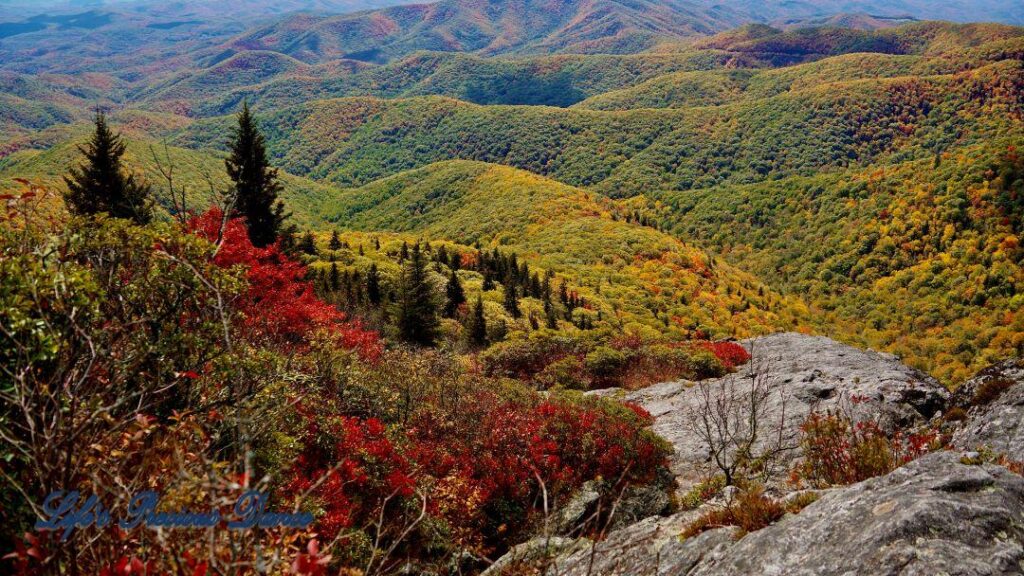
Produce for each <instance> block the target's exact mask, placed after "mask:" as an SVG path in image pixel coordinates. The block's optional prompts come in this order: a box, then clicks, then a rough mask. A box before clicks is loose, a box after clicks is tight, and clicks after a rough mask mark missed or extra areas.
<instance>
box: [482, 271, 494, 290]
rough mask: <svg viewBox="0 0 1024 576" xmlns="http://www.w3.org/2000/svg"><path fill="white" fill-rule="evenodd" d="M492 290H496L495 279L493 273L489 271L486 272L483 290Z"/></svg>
mask: <svg viewBox="0 0 1024 576" xmlns="http://www.w3.org/2000/svg"><path fill="white" fill-rule="evenodd" d="M491 290H494V279H493V278H491V274H490V273H489V272H484V285H483V291H484V292H490V291H491Z"/></svg>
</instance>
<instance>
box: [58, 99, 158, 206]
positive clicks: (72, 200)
mask: <svg viewBox="0 0 1024 576" xmlns="http://www.w3.org/2000/svg"><path fill="white" fill-rule="evenodd" d="M78 150H79V151H80V152H81V153H82V154H83V155H84V156H85V160H86V162H85V164H83V165H81V166H80V167H79V168H72V169H71V171H70V173H69V174H68V175H67V176H65V177H64V182H65V183H66V184H67V187H68V192H67V195H66V196H65V200H66V201H67V205H68V209H69V210H71V212H72V213H74V214H96V213H98V212H106V213H108V214H110V215H111V216H113V217H115V218H128V219H131V220H134V221H135V222H137V223H139V224H146V223H147V222H149V221H150V220H151V219H152V218H153V205H152V201H151V199H150V187H149V186H148V185H146V184H143V183H141V182H137V181H136V180H135V176H134V175H132V174H128V173H126V172H125V169H124V166H123V165H122V163H121V157H122V156H123V155H124V152H125V143H124V141H123V140H121V135H120V134H115V133H114V132H113V131H111V130H110V127H109V126H107V118H106V116H105V115H104V114H103V113H102V112H97V113H96V130H95V131H94V132H93V135H92V138H90V139H89V142H88V143H87V144H85V145H84V146H79V148H78Z"/></svg>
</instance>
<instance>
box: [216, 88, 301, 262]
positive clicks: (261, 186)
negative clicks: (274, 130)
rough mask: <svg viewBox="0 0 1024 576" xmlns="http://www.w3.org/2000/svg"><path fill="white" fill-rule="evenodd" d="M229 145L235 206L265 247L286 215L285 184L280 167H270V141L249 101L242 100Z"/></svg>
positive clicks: (251, 235) (227, 163)
mask: <svg viewBox="0 0 1024 576" xmlns="http://www.w3.org/2000/svg"><path fill="white" fill-rule="evenodd" d="M228 148H229V149H230V151H231V154H230V155H229V156H228V158H227V159H226V160H225V161H224V164H225V166H226V167H227V171H228V176H229V177H230V178H231V181H232V182H234V186H235V194H236V206H235V207H236V210H237V212H238V213H239V214H240V215H242V216H244V217H245V224H246V226H247V227H248V229H249V239H250V240H252V243H253V245H255V246H257V247H261V248H262V247H264V246H267V245H269V244H273V243H274V241H275V240H277V238H278V235H279V234H280V233H281V231H282V230H281V229H282V224H283V223H284V220H285V218H286V215H285V213H284V204H282V203H281V201H280V200H278V199H277V195H278V193H279V192H281V189H282V187H281V183H280V182H278V179H277V170H276V169H274V168H271V167H270V160H269V159H268V158H267V145H266V141H265V140H264V138H263V134H261V133H260V130H259V127H258V126H257V125H256V119H255V117H253V115H252V113H251V112H250V111H249V104H248V102H245V103H243V104H242V111H241V112H240V113H239V114H238V126H237V127H236V128H235V129H234V131H233V134H232V138H231V141H230V142H229V143H228Z"/></svg>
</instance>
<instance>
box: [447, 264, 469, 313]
mask: <svg viewBox="0 0 1024 576" xmlns="http://www.w3.org/2000/svg"><path fill="white" fill-rule="evenodd" d="M445 295H446V297H447V300H446V302H445V305H444V315H445V317H447V318H454V317H455V314H457V313H458V311H459V306H461V305H463V304H465V302H466V292H465V291H464V290H463V289H462V282H460V281H459V275H458V274H456V273H455V270H452V273H451V276H449V277H448V285H447V286H446V287H445Z"/></svg>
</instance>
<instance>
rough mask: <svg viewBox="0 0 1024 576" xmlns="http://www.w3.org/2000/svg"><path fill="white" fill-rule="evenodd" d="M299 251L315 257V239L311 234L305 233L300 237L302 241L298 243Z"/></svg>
mask: <svg viewBox="0 0 1024 576" xmlns="http://www.w3.org/2000/svg"><path fill="white" fill-rule="evenodd" d="M299 250H301V251H302V252H304V253H306V254H309V255H310V256H316V238H315V237H314V236H313V233H312V232H306V233H305V234H304V235H303V236H302V241H301V242H299Z"/></svg>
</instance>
